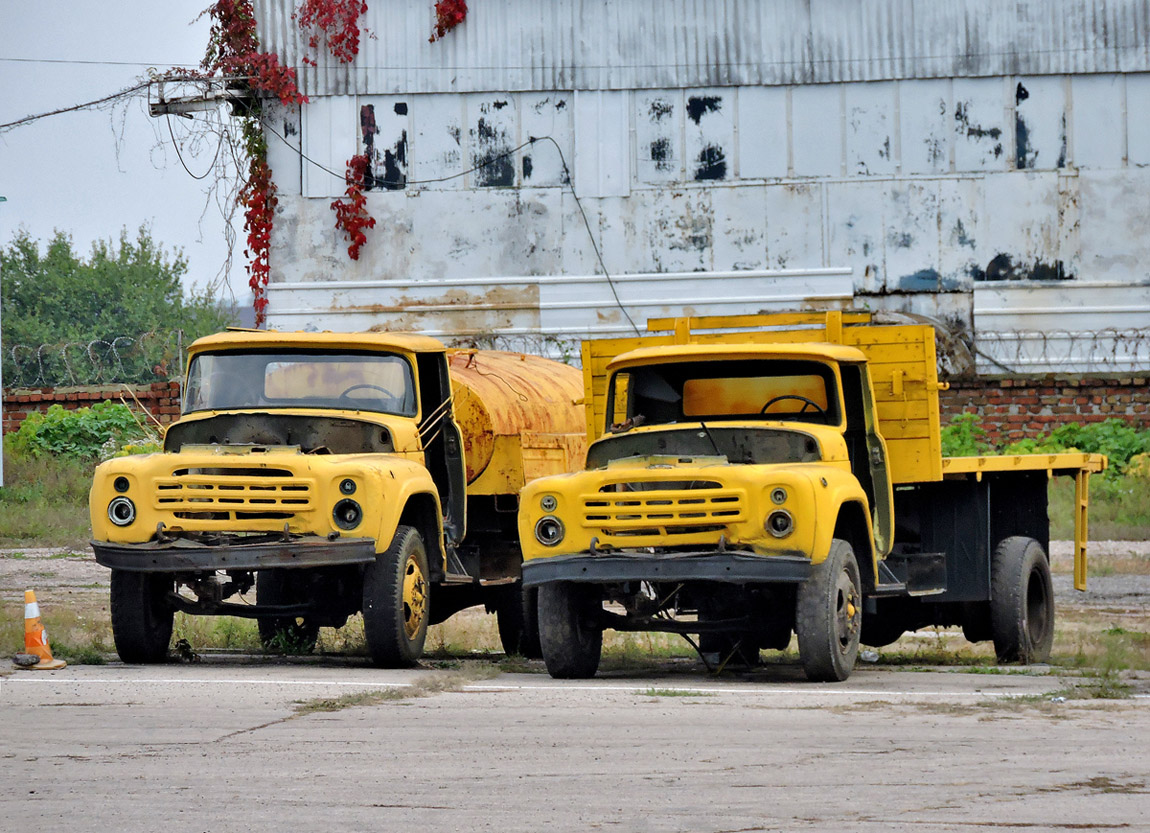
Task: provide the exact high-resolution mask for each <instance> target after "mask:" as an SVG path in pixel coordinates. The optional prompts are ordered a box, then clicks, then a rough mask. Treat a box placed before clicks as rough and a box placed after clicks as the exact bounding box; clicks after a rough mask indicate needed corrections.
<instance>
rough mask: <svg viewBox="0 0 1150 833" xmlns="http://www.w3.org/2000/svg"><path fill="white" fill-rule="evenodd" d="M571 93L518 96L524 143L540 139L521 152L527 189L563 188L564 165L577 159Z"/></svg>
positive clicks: (521, 166) (522, 169) (521, 134)
mask: <svg viewBox="0 0 1150 833" xmlns="http://www.w3.org/2000/svg"><path fill="white" fill-rule="evenodd" d="M572 98H573V96H572V94H571V93H563V92H554V93H522V94H521V95H520V96H519V108H518V109H519V113H520V114H521V119H522V121H521V124H520V127H519V135H520V138H521V140H522V141H524V142H526V141H530V139H531V137H535V138H537V139H541V140H543V141H538V142H536V143H535V144H533V145H529V146H528V147H526V148H524V149H523V150H521V151H520V152H519V161H520V176H521V181H522V182H523V185H524V187H527V186H534V187H548V186H557V185H563V184H565V182H566V178H565V175H564V173H563V166H564V162H566V164H567V165H568V166H570V165H571V163H572V162H573V161H574V159H575V135H574V131H573V130H572V128H571V124H572V111H573V110H574V107H573V102H572Z"/></svg>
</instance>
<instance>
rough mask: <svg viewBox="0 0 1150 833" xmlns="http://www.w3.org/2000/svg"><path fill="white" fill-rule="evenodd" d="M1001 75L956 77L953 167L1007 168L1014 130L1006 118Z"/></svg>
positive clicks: (953, 109)
mask: <svg viewBox="0 0 1150 833" xmlns="http://www.w3.org/2000/svg"><path fill="white" fill-rule="evenodd" d="M1004 84H1005V81H1004V79H1002V78H974V79H971V78H956V79H954V86H953V93H952V95H953V97H954V98H953V104H952V107H951V111H952V115H953V128H954V169H955V170H956V171H959V172H967V171H1002V170H1006V163H1007V160H1008V154H1007V148H1008V147H1009V146H1010V136H1011V132H1010V129H1009V127H1008V125H1007V121H1006V106H1005V101H1004V99H1003V89H1004Z"/></svg>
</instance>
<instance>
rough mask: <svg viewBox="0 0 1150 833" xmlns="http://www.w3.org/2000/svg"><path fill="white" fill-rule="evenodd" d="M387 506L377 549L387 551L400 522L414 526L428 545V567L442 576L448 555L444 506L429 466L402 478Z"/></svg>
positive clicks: (433, 572)
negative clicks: (444, 526)
mask: <svg viewBox="0 0 1150 833" xmlns="http://www.w3.org/2000/svg"><path fill="white" fill-rule="evenodd" d="M387 510H388V511H384V512H382V513H380V517H379V519H378V523H377V526H376V532H375V536H374V537H375V541H376V552H378V553H382V552H385V551H386V550H387V548H388V547H389V546H391V541H392V539H393V538H395V532H396V530H397V529H398V528H399V526H401V525H402V526H411V527H415V529H417V530H419V534H420V535H421V536H422V538H423V543H424V546H425V547H426V548H427V562H428V568H429V569H430V570H431V573H432V575H433V576H441V575H442V574H443V572H444V569H445V567H446V558H447V552H446V549H445V548H444V543H443V507H442V506H441V505H440V502H439V493H438V491H437V490H436V488H435V483H434V482H433V481H432V480H431V477H430V475H429V474H427V472H426V469H420V473H418V474H414V476H412V474H411V473H409V476H407V477H404V478H403V480H402V483H401V485H400V489H399V492H398V494H396V495H395V497H394V498H393V499H389V500H388V507H387Z"/></svg>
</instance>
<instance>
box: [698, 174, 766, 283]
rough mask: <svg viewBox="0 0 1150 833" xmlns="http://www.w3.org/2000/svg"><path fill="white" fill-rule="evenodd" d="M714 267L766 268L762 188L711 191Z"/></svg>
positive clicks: (764, 211)
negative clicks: (713, 219)
mask: <svg viewBox="0 0 1150 833" xmlns="http://www.w3.org/2000/svg"><path fill="white" fill-rule="evenodd" d="M711 205H712V206H713V212H714V217H715V222H714V267H715V268H716V269H720V270H723V269H732V270H734V269H765V268H766V266H767V196H766V192H765V191H764V190H763V188H761V187H758V186H754V187H745V188H716V189H715V190H714V191H713V192H712V193H711Z"/></svg>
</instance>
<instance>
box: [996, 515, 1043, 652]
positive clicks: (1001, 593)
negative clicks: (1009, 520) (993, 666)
mask: <svg viewBox="0 0 1150 833" xmlns="http://www.w3.org/2000/svg"><path fill="white" fill-rule="evenodd" d="M990 576H991V579H990V625H991V630H992V632H993V636H994V653H995V654H997V655H998V661H999V662H1022V663H1032V662H1046V660H1048V659H1050V649H1051V647H1052V646H1053V644H1054V585H1053V583H1052V582H1051V579H1050V562H1048V561H1047V560H1046V553H1045V552H1043V550H1042V545H1041V544H1039V543H1038V542H1037V541H1035V540H1034V539H1033V538H1025V537H1022V536H1013V537H1011V538H1006V539H1004V540H1003V541H1002V542H1001V543H1000V544H999V545H998V548H997V549H995V551H994V557H993V558H992V559H991V562H990Z"/></svg>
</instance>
